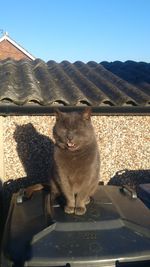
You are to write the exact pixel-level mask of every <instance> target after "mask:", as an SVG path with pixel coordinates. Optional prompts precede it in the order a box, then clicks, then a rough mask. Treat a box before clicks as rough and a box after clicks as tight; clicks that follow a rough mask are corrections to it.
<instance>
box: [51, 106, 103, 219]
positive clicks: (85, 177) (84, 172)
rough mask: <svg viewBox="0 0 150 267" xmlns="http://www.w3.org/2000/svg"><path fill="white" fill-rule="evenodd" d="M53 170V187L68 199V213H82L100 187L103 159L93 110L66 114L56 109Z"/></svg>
mask: <svg viewBox="0 0 150 267" xmlns="http://www.w3.org/2000/svg"><path fill="white" fill-rule="evenodd" d="M53 136H54V139H55V146H54V173H53V178H54V179H52V182H51V187H52V188H51V190H52V191H53V190H54V191H55V192H56V190H57V192H60V191H61V192H62V193H63V195H64V196H65V198H66V205H65V208H64V210H65V212H66V213H69V214H71V213H75V214H76V215H82V214H84V213H85V212H86V205H87V204H88V203H89V202H90V197H91V196H92V195H93V194H94V192H95V191H96V189H97V186H98V181H99V168H100V158H99V150H98V145H97V142H96V137H95V133H94V129H93V126H92V123H91V109H90V108H86V109H85V110H84V111H83V112H81V113H78V112H70V113H64V112H60V111H59V110H57V112H56V123H55V125H54V129H53Z"/></svg>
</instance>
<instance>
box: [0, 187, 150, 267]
mask: <svg viewBox="0 0 150 267" xmlns="http://www.w3.org/2000/svg"><path fill="white" fill-rule="evenodd" d="M42 201H43V200H42V193H41V192H39V193H36V194H34V196H33V198H32V199H31V200H27V201H25V202H23V203H22V204H19V205H18V204H17V205H15V207H14V208H13V212H12V215H11V216H10V218H9V222H10V221H11V223H10V225H11V227H9V228H8V222H7V225H6V229H7V233H9V234H8V235H7V242H5V253H6V254H7V255H9V257H8V256H7V257H8V258H9V259H13V261H14V262H15V266H17V267H18V266H19V267H21V264H23V265H22V266H28V267H32V266H38V267H42V266H47V267H48V266H66V264H68V266H71V267H72V266H74V267H76V266H84V267H86V266H87V267H89V266H91V267H92V266H94V267H98V266H123V265H122V264H123V263H126V266H128V265H127V264H129V263H133V262H139V264H141V263H140V262H141V261H148V260H149V261H150V211H149V209H148V208H146V207H145V206H144V204H143V203H142V202H141V201H140V200H139V199H138V198H137V199H133V198H131V197H130V195H128V194H124V193H121V191H120V188H119V187H115V186H100V187H99V190H98V191H97V192H96V194H95V196H94V199H92V200H91V203H90V204H89V205H88V209H87V213H86V214H85V215H84V216H77V215H67V214H65V213H64V211H63V210H62V208H61V207H59V206H58V207H56V208H55V215H54V222H53V223H52V224H51V225H50V226H48V227H45V217H44V215H43V208H42ZM8 244H9V245H8ZM149 263H150V262H149ZM17 264H18V265H17ZM145 264H146V263H145ZM129 266H132V265H129ZM134 266H135V265H134ZM136 266H138V265H136ZM139 266H142V264H141V265H139ZM145 266H148V265H145ZM2 267H3V266H2ZM4 267H7V266H4Z"/></svg>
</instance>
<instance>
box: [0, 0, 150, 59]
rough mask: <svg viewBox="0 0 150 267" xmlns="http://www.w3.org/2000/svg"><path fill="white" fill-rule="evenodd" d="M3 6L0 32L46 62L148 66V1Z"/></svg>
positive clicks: (32, 0) (65, 0)
mask: <svg viewBox="0 0 150 267" xmlns="http://www.w3.org/2000/svg"><path fill="white" fill-rule="evenodd" d="M0 6H1V15H0V29H3V30H4V31H8V33H9V35H10V37H11V38H13V39H14V40H15V41H16V42H18V43H19V44H20V45H22V46H23V47H24V48H25V49H27V50H28V51H29V52H30V53H32V54H33V55H34V56H35V57H38V58H41V59H43V60H44V61H46V62H47V61H48V60H51V59H52V60H55V61H57V62H61V61H62V60H68V61H70V62H74V61H76V60H81V61H83V62H88V61H90V60H94V61H96V62H101V61H104V60H107V61H115V60H121V61H126V60H129V59H130V60H135V61H146V62H150V0H22V1H21V0H20V1H19V0H10V1H9V0H5V1H1V5H0Z"/></svg>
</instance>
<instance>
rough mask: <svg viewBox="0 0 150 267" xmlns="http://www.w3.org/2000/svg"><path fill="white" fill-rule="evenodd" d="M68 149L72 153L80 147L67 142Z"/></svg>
mask: <svg viewBox="0 0 150 267" xmlns="http://www.w3.org/2000/svg"><path fill="white" fill-rule="evenodd" d="M67 148H68V149H69V150H71V151H73V150H76V149H77V148H78V146H77V145H76V144H75V143H72V142H67Z"/></svg>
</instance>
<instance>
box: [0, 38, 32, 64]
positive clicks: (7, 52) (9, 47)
mask: <svg viewBox="0 0 150 267" xmlns="http://www.w3.org/2000/svg"><path fill="white" fill-rule="evenodd" d="M8 57H9V58H13V59H15V60H20V59H22V58H28V59H30V58H29V57H28V56H26V55H25V54H24V53H23V52H22V51H20V50H19V49H18V48H16V47H15V46H13V44H11V43H10V42H9V41H7V40H3V41H2V42H1V43H0V60H3V59H6V58H8Z"/></svg>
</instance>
